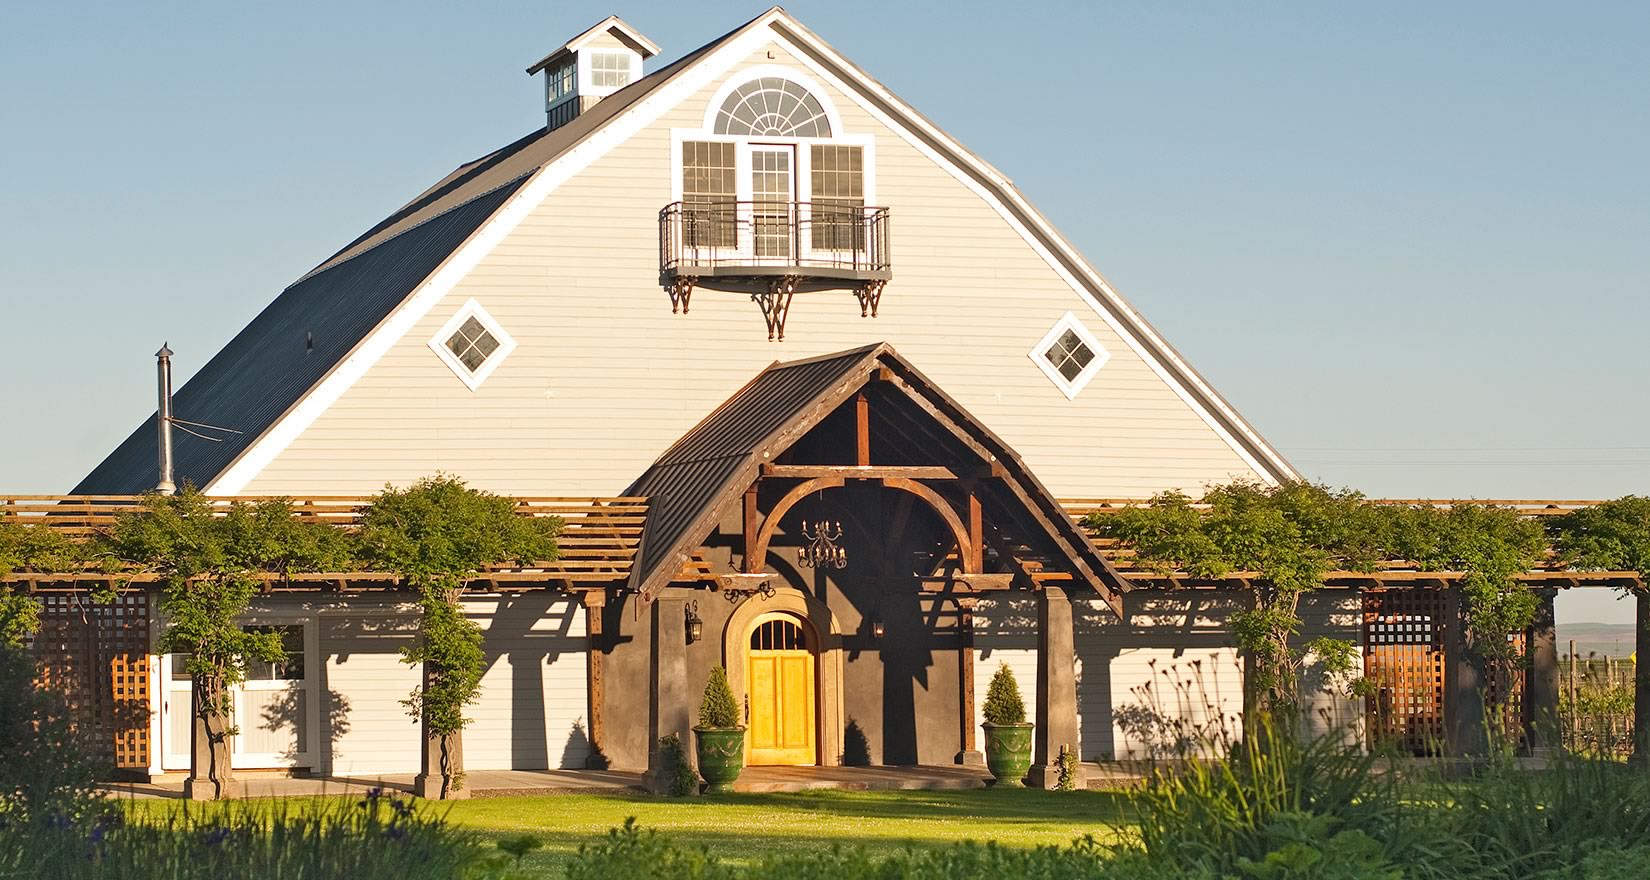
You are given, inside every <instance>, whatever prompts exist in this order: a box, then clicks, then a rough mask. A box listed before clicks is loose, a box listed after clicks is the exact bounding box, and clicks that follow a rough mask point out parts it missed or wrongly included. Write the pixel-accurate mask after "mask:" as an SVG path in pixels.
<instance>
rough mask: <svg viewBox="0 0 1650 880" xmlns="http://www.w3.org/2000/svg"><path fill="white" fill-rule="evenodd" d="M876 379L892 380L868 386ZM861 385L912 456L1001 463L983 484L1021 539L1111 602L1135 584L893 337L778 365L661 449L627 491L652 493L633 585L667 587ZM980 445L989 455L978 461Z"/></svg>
mask: <svg viewBox="0 0 1650 880" xmlns="http://www.w3.org/2000/svg"><path fill="white" fill-rule="evenodd" d="M876 378H883V379H887V380H888V381H880V382H875V383H874V387H871V388H868V387H867V386H870V385H872V384H873V379H876ZM861 389H866V391H867V395H868V396H869V397H870V398H871V399H872V400H873V401H875V403H873V406H877V410H876V411H877V412H878V413H879V416H878V418H879V420H881V421H882V423H883V424H884V425H886V426H888V427H887V429H888V430H895V431H899V432H900V433H901V435H902V437H903V438H907V442H906V443H904V444H903V445H904V447H905V448H906V449H908V450H909V452H908V457H909V462H908V463H910V464H932V463H934V458H932V457H930V456H943V457H945V458H948V459H951V460H968V459H973V460H974V461H975V462H976V463H979V464H982V465H992V464H995V465H997V466H999V467H1000V469H1001V473H1002V475H1003V476H1002V479H1000V480H986V481H983V482H982V487H984V492H983V495H984V497H983V504H984V505H985V506H986V510H987V513H988V515H990V516H991V517H992V518H993V519H994V520H995V521H997V522H1000V523H1005V524H1009V525H1011V526H1013V527H1014V528H1015V529H1016V531H1017V532H1018V533H1019V534H1020V535H1021V536H1030V535H1032V533H1034V532H1036V533H1038V534H1036V535H1035V536H1034V539H1035V540H1037V541H1038V542H1040V543H1042V544H1043V545H1044V546H1047V547H1049V548H1050V549H1052V550H1053V551H1054V552H1055V553H1056V554H1058V555H1059V556H1060V557H1062V561H1063V562H1064V563H1066V564H1068V565H1069V566H1070V567H1071V568H1072V569H1073V570H1074V573H1075V574H1076V576H1077V578H1078V580H1079V582H1081V583H1085V584H1086V585H1088V586H1089V587H1091V588H1093V589H1094V590H1096V591H1097V592H1099V593H1100V594H1101V595H1102V596H1104V597H1105V598H1106V599H1107V600H1108V601H1111V602H1114V603H1115V602H1116V601H1117V597H1118V594H1119V593H1122V592H1124V591H1126V590H1128V589H1129V584H1128V581H1127V580H1125V579H1124V578H1123V577H1122V576H1121V575H1120V574H1118V573H1117V571H1116V570H1115V569H1114V568H1112V566H1111V564H1110V563H1109V562H1107V561H1106V560H1105V559H1104V558H1103V557H1101V555H1100V553H1099V551H1098V550H1097V549H1096V548H1095V546H1094V545H1093V543H1092V542H1090V541H1089V538H1088V536H1087V534H1086V533H1084V532H1083V530H1082V529H1080V528H1078V526H1077V525H1076V523H1074V522H1073V521H1072V519H1071V517H1069V516H1068V515H1066V513H1065V511H1064V509H1063V508H1062V507H1061V506H1060V504H1059V502H1058V501H1056V500H1055V499H1054V496H1052V495H1051V494H1049V492H1048V490H1047V489H1046V488H1045V487H1044V486H1043V484H1042V483H1041V482H1039V481H1038V480H1037V478H1036V476H1035V475H1033V474H1032V473H1031V471H1030V470H1029V469H1027V468H1026V466H1025V463H1024V462H1023V461H1021V459H1020V457H1019V455H1018V454H1017V453H1015V452H1014V450H1013V449H1011V448H1010V447H1009V446H1008V444H1007V443H1005V442H1003V440H1002V439H1001V438H999V437H998V436H997V435H996V434H994V433H992V432H991V430H990V429H988V428H986V427H985V425H983V424H982V423H980V422H979V421H978V420H977V419H975V418H974V417H973V416H972V415H971V414H969V413H968V411H967V410H965V409H963V408H962V406H961V404H958V403H957V402H956V401H955V400H953V399H952V398H951V397H950V396H949V395H947V394H946V393H945V392H943V391H941V390H940V389H939V388H938V387H937V386H935V385H934V384H933V383H932V382H931V381H929V380H928V378H927V377H926V376H924V375H922V373H921V372H919V371H918V370H917V369H916V368H915V367H913V366H912V365H911V363H910V362H909V361H907V360H905V358H903V357H901V356H900V354H899V353H898V352H896V351H895V350H894V348H893V346H890V345H888V344H887V343H878V344H876V345H871V346H866V347H864V348H856V349H852V350H850V351H845V352H841V353H839V354H832V355H826V356H823V357H817V358H810V359H807V360H801V361H792V362H790V363H775V364H773V365H772V366H770V367H768V368H767V369H765V370H763V371H762V372H761V373H759V374H757V376H756V377H755V378H754V379H752V380H751V381H750V382H749V383H748V384H747V385H746V386H745V387H744V388H742V389H740V390H739V391H738V392H736V393H735V394H734V395H733V396H732V397H730V398H728V400H727V401H726V402H724V403H723V404H722V405H721V406H720V407H718V408H717V409H716V410H715V411H713V412H712V413H711V414H710V415H709V416H707V417H706V418H705V419H704V420H703V421H701V422H700V423H699V424H698V425H697V426H696V427H694V428H693V429H692V430H691V431H689V432H688V433H687V434H685V435H683V436H682V438H681V439H680V440H678V441H676V443H675V445H673V446H671V447H670V448H669V449H668V450H666V451H665V453H664V454H663V455H661V456H659V459H658V460H657V461H656V462H654V464H653V466H652V467H650V468H648V470H647V472H646V473H644V474H642V476H641V478H640V479H638V480H637V481H636V482H635V483H633V484H632V485H631V486H630V488H629V489H627V490H626V491H625V493H624V494H626V495H643V496H646V497H647V498H648V519H647V526H646V529H645V530H644V532H643V536H642V546H641V550H640V553H639V558H638V560H637V562H636V565H635V566H634V567H633V568H632V569H631V586H632V587H633V588H635V589H637V590H639V591H640V592H641V593H643V595H647V596H651V595H652V594H654V593H656V592H657V591H658V590H659V589H661V588H663V587H664V586H665V585H666V584H668V583H670V581H671V580H672V579H673V578H674V577H675V575H676V572H677V571H678V570H679V569H680V568H681V566H682V564H683V563H684V562H686V561H687V560H688V558H689V554H690V553H691V552H692V551H693V550H694V549H695V548H696V547H698V546H699V545H701V544H703V543H704V542H705V540H706V539H707V538H709V536H710V534H711V532H712V531H714V530H715V528H716V527H717V525H718V523H720V522H721V521H722V519H723V518H724V517H725V516H727V515H728V514H729V512H730V511H732V510H733V509H734V508H735V506H736V505H738V504H739V501H740V498H741V497H742V496H743V494H744V492H745V490H746V489H747V488H749V487H750V486H751V485H752V484H753V483H755V481H756V480H757V478H758V477H759V475H760V473H761V466H762V464H764V463H769V462H773V461H774V460H775V459H776V458H778V456H779V455H780V454H782V453H784V452H785V451H786V450H787V449H789V448H791V446H793V445H794V444H795V443H796V442H797V441H798V440H800V439H802V437H804V436H805V435H807V434H808V432H809V431H811V430H812V429H813V428H815V427H816V426H818V425H819V423H820V422H821V421H823V420H824V419H825V418H826V417H827V416H829V415H830V414H831V413H832V412H833V411H834V410H836V409H837V407H839V406H841V405H842V404H843V403H844V402H846V401H847V400H848V399H849V398H850V397H851V396H853V395H854V394H855V393H856V392H858V391H860V390H861ZM913 436H921V437H923V438H924V439H923V448H922V449H921V450H918V449H911V448H910V447H912V446H913V445H915V444H913V443H911V442H909V440H908V438H911V437H913ZM964 437H965V438H967V439H966V440H964V439H961V438H964ZM947 438H949V442H947ZM895 445H896V446H898V445H900V444H895ZM975 448H979V449H983V450H985V452H986V453H987V454H988V455H989V456H990V458H989V459H986V460H981V459H980V456H979V454H978V453H977V452H976V451H975Z"/></svg>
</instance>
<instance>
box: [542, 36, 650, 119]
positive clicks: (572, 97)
mask: <svg viewBox="0 0 1650 880" xmlns="http://www.w3.org/2000/svg"><path fill="white" fill-rule="evenodd" d="M657 54H659V47H658V46H657V45H655V44H654V43H653V41H652V40H649V39H648V38H647V37H644V36H642V33H641V31H638V30H636V29H635V28H633V27H631V26H630V25H628V24H625V23H624V22H623V21H622V20H620V18H619V17H618V16H616V15H609V16H608V17H607V18H604V19H602V20H601V21H600V22H598V23H597V24H596V26H595V27H592V28H590V29H589V30H587V31H585V32H584V33H581V34H579V35H578V36H576V37H574V38H573V39H571V40H568V41H567V43H566V44H565V45H563V46H562V47H561V48H560V49H557V50H556V51H554V52H551V53H550V54H549V55H546V56H544V58H543V59H542V60H540V61H539V62H538V63H537V64H534V65H533V66H532V67H529V68H527V73H528V74H529V75H531V74H535V73H539V72H540V71H542V72H543V73H544V113H545V125H546V127H547V128H559V127H560V126H563V125H566V124H567V123H568V122H569V121H571V120H572V119H573V118H574V117H575V116H578V115H579V114H580V113H582V112H584V111H585V110H588V109H589V108H590V107H591V106H593V105H594V104H595V103H596V102H597V101H600V100H601V99H603V98H605V97H607V96H608V95H611V94H613V93H614V92H616V91H618V90H620V89H622V88H624V87H625V86H627V85H630V84H631V83H633V82H635V81H636V80H639V79H641V78H642V62H643V61H644V60H646V59H648V58H652V57H653V56H655V55H657Z"/></svg>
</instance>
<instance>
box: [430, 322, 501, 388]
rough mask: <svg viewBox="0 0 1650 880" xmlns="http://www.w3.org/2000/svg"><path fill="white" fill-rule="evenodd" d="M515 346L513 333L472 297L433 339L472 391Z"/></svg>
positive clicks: (447, 362)
mask: <svg viewBox="0 0 1650 880" xmlns="http://www.w3.org/2000/svg"><path fill="white" fill-rule="evenodd" d="M515 347H516V343H515V340H514V339H511V338H510V334H508V333H506V332H504V329H503V328H502V327H500V326H499V324H498V322H497V321H495V320H493V316H492V315H489V314H487V310H486V309H483V308H482V307H481V304H480V303H478V302H476V301H475V300H473V299H472V300H470V301H468V302H466V303H465V304H464V306H463V307H462V308H460V309H459V310H458V311H457V312H456V313H455V314H454V315H453V316H452V317H451V318H449V319H448V320H447V323H446V326H444V327H442V328H441V330H440V331H438V332H437V333H436V335H435V338H433V339H431V340H430V348H431V349H433V350H434V351H435V353H436V354H438V355H440V356H441V360H442V361H444V362H445V363H446V364H447V367H448V368H449V369H451V370H452V371H453V374H454V375H456V376H458V378H459V379H462V380H463V381H464V384H465V385H468V386H469V387H470V390H471V391H474V390H475V389H476V388H478V387H480V385H481V383H482V381H484V380H485V379H486V378H487V376H488V375H489V374H491V373H492V372H493V370H495V369H497V368H498V365H499V364H500V363H502V362H503V360H504V358H505V356H507V355H508V354H509V353H510V352H511V351H512V350H513V349H514V348H515Z"/></svg>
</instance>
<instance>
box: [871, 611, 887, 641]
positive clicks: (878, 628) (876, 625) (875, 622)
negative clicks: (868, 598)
mask: <svg viewBox="0 0 1650 880" xmlns="http://www.w3.org/2000/svg"><path fill="white" fill-rule="evenodd" d="M885 631H886V629H885V627H883V625H882V615H881V614H872V615H871V638H873V639H880V638H882V635H883V633H884V632H885Z"/></svg>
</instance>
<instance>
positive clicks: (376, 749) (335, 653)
mask: <svg viewBox="0 0 1650 880" xmlns="http://www.w3.org/2000/svg"><path fill="white" fill-rule="evenodd" d="M320 626H321V656H322V657H323V658H325V661H326V665H325V667H324V668H325V673H324V676H323V687H324V690H323V691H322V700H321V705H322V718H323V721H324V723H323V725H322V730H321V738H322V742H323V743H328V744H330V748H328V749H326V750H325V751H326V756H327V758H326V759H323V766H324V767H325V768H326V772H329V773H330V774H332V775H339V776H372V775H376V774H385V773H417V772H418V759H419V729H418V721H417V719H414V718H412V717H411V716H409V715H408V714H407V708H406V707H405V706H403V705H401V701H402V700H404V699H406V698H407V695H408V694H410V693H412V690H413V688H415V687H417V686H418V683H419V672H418V669H417V668H415V667H412V666H408V665H407V664H406V663H403V662H402V661H401V649H402V648H403V647H405V646H407V645H410V644H412V641H413V638H414V636H415V635H416V634H417V632H418V616H417V613H416V610H415V608H414V607H412V606H407V605H400V606H397V605H393V604H390V603H385V602H380V601H374V600H372V599H366V600H360V599H358V600H356V602H355V603H352V604H351V605H350V606H347V607H342V606H341V607H335V608H328V609H324V610H323V611H322V612H321V614H320ZM327 759H330V760H327Z"/></svg>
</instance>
